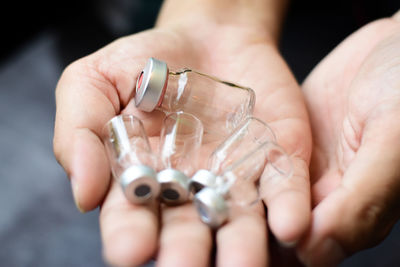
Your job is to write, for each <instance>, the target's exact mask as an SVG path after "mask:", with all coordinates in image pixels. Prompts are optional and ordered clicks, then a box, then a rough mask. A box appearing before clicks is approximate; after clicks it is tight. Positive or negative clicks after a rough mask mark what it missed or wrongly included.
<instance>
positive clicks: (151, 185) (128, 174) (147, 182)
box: [120, 165, 161, 204]
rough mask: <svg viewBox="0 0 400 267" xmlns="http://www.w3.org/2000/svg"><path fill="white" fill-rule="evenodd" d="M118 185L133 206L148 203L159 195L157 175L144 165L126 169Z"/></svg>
mask: <svg viewBox="0 0 400 267" xmlns="http://www.w3.org/2000/svg"><path fill="white" fill-rule="evenodd" d="M120 184H121V187H122V190H123V191H124V194H125V196H126V198H127V199H128V200H129V201H130V202H131V203H134V204H144V203H148V202H150V201H151V200H153V199H155V198H157V197H158V195H159V194H160V188H161V187H160V184H159V183H158V182H157V173H156V172H155V171H154V170H153V169H152V168H150V167H148V166H145V165H135V166H131V167H129V168H128V169H126V170H125V171H124V172H123V173H122V175H121V176H120Z"/></svg>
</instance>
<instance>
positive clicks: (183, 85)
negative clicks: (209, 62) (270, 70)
mask: <svg viewBox="0 0 400 267" xmlns="http://www.w3.org/2000/svg"><path fill="white" fill-rule="evenodd" d="M135 104H136V107H137V108H139V109H141V110H143V111H147V112H150V111H153V110H154V109H160V110H163V111H166V112H177V111H184V112H187V113H190V114H193V115H194V116H196V117H197V118H198V119H200V120H201V122H202V123H203V126H204V140H203V141H206V142H210V141H218V140H221V138H225V137H226V136H228V135H229V133H231V132H232V130H233V129H235V128H236V127H237V125H238V124H239V123H240V122H242V121H243V120H244V119H245V118H246V117H248V116H250V115H251V114H252V112H253V108H254V104H255V94H254V91H253V90H252V89H250V88H247V87H243V86H239V85H236V84H234V83H231V82H226V81H222V80H220V79H218V78H216V77H213V76H210V75H207V74H203V73H200V72H198V71H195V70H191V69H187V68H185V69H182V70H178V71H170V70H169V69H168V66H167V64H166V63H165V62H163V61H160V60H157V59H155V58H150V59H149V60H148V61H147V64H146V66H145V68H144V69H143V71H142V72H141V73H140V75H139V77H138V80H137V84H136V94H135Z"/></svg>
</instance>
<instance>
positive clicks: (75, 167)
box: [69, 129, 110, 212]
mask: <svg viewBox="0 0 400 267" xmlns="http://www.w3.org/2000/svg"><path fill="white" fill-rule="evenodd" d="M72 146H73V150H72V154H71V164H70V168H69V169H70V173H71V183H72V190H73V196H74V200H75V203H76V206H77V208H78V209H79V210H80V211H81V212H85V211H89V210H93V209H95V208H97V207H98V205H99V204H100V203H101V201H102V200H103V199H104V196H105V195H106V193H107V191H108V187H109V183H110V168H109V164H108V160H107V157H106V154H105V150H104V146H103V144H102V142H101V141H100V139H99V138H98V137H97V136H96V135H95V134H93V133H92V132H90V131H89V130H86V129H82V130H78V132H77V133H76V134H75V136H74V138H73V139H72Z"/></svg>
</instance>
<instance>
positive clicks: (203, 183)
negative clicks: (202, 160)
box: [189, 169, 216, 194]
mask: <svg viewBox="0 0 400 267" xmlns="http://www.w3.org/2000/svg"><path fill="white" fill-rule="evenodd" d="M215 180H216V176H215V174H213V173H212V172H210V171H209V170H205V169H201V170H198V171H197V172H196V173H195V174H194V175H193V176H192V179H190V181H189V191H190V192H192V193H193V194H196V193H197V192H199V191H200V190H201V189H203V188H204V187H212V186H214V184H215Z"/></svg>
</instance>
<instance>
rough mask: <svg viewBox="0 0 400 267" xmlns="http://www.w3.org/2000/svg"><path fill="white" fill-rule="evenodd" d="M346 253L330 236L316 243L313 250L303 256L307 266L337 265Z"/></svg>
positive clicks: (327, 266)
mask: <svg viewBox="0 0 400 267" xmlns="http://www.w3.org/2000/svg"><path fill="white" fill-rule="evenodd" d="M345 257H346V254H345V252H344V250H343V249H342V247H341V246H340V245H339V243H338V242H337V241H335V240H334V239H332V238H328V239H325V240H324V241H322V242H321V243H320V244H319V245H317V246H316V247H315V249H314V251H312V252H311V254H310V255H308V256H307V257H306V258H303V260H304V262H305V263H306V265H307V266H326V267H329V266H337V265H338V264H339V263H340V262H342V261H343V260H344V258H345Z"/></svg>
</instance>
